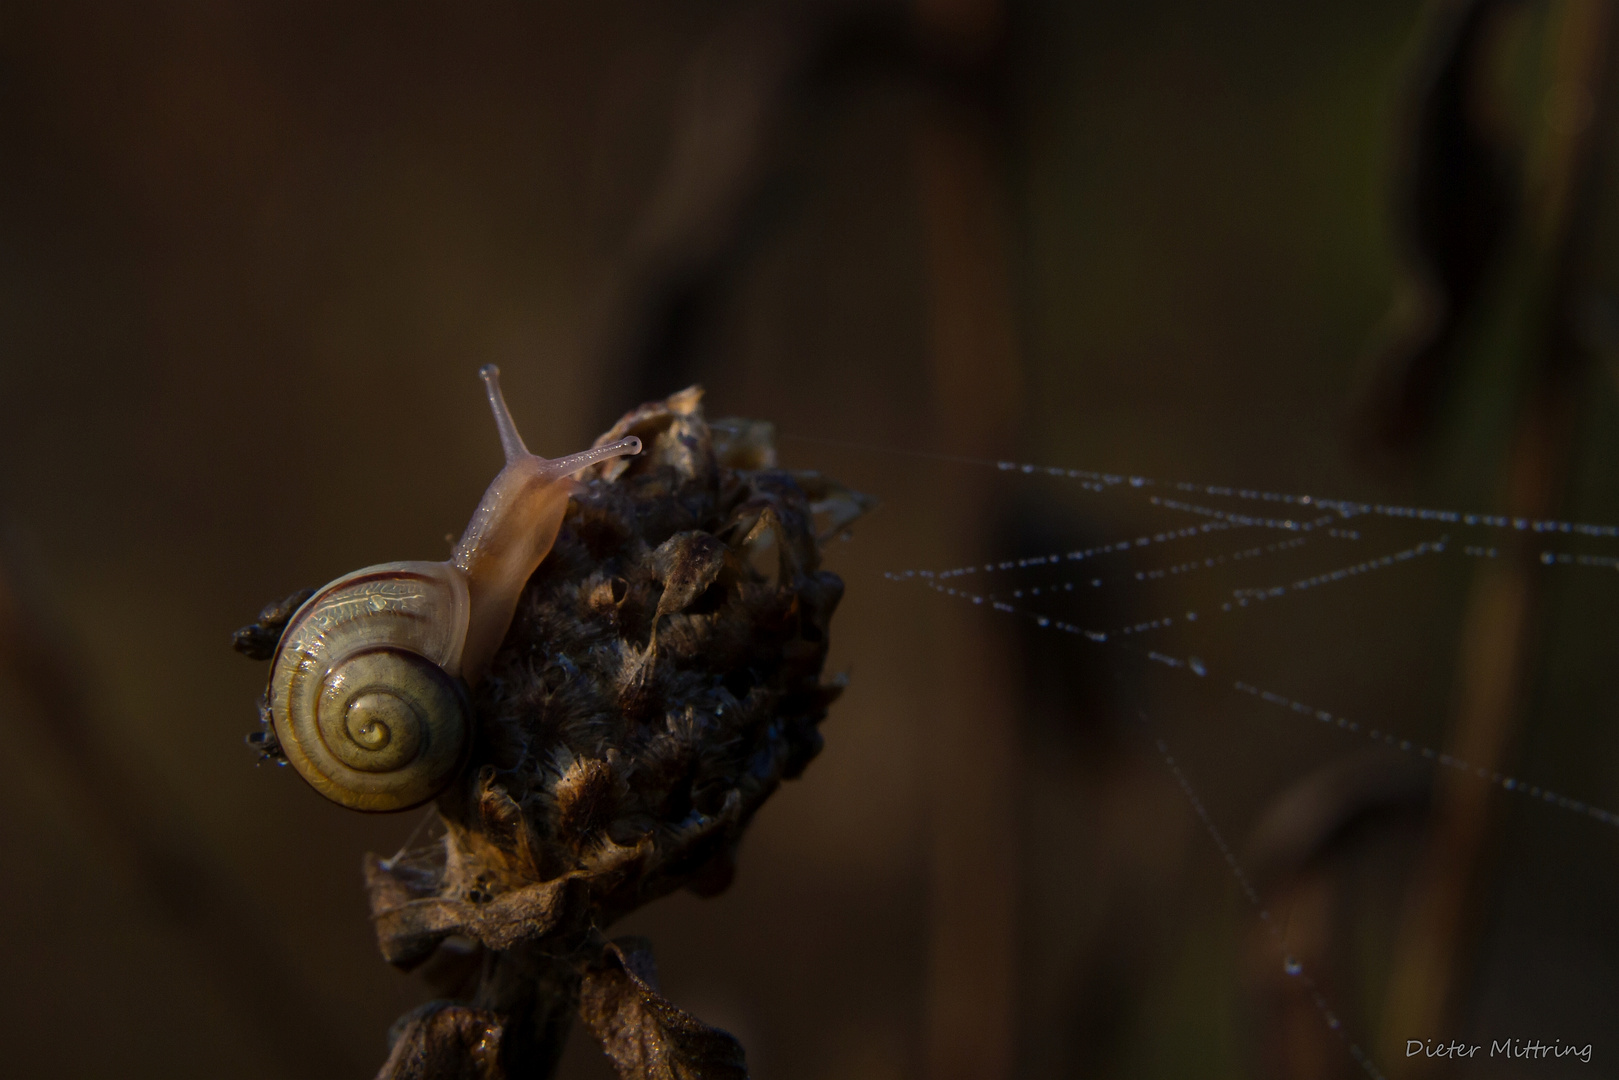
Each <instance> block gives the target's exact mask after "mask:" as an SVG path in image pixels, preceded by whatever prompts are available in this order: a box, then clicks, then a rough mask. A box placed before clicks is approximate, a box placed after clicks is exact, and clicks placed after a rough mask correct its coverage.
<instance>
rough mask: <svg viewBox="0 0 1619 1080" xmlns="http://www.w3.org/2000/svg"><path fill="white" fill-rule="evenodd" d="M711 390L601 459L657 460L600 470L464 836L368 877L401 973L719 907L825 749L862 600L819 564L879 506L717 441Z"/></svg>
mask: <svg viewBox="0 0 1619 1080" xmlns="http://www.w3.org/2000/svg"><path fill="white" fill-rule="evenodd" d="M701 396H702V395H701V391H700V390H699V389H698V388H696V387H693V388H691V389H688V390H685V391H682V392H681V393H679V394H675V395H673V396H672V397H670V398H669V399H668V400H666V401H662V402H655V403H651V404H648V405H644V406H642V407H641V408H639V409H636V410H634V411H633V412H631V413H629V414H628V415H626V416H625V417H624V418H623V419H622V420H620V421H619V422H618V423H617V424H616V425H614V427H613V429H612V430H611V431H609V432H607V433H606V434H604V435H603V436H602V437H601V439H599V440H598V444H604V443H607V442H611V441H613V440H616V439H619V438H623V437H625V436H629V435H634V436H636V437H638V438H639V439H640V440H641V442H642V444H643V446H644V448H645V449H644V452H643V453H642V454H641V455H639V456H637V457H634V458H618V459H614V460H610V461H605V462H602V463H600V464H599V465H595V466H592V467H591V468H589V469H587V470H585V471H583V472H582V473H580V474H579V479H580V480H581V481H582V487H581V489H580V490H579V491H578V492H577V493H576V495H575V497H574V504H573V506H572V507H570V510H569V513H568V516H567V518H566V520H565V522H564V524H563V527H562V532H561V534H560V536H559V537H558V538H557V542H556V545H555V547H554V548H553V549H552V551H551V554H550V556H549V557H548V558H547V559H546V561H545V562H544V563H542V564H541V566H540V568H539V570H538V571H537V572H536V573H535V574H534V576H533V577H532V578H531V579H530V581H529V583H528V586H527V588H526V589H525V590H524V593H523V595H522V598H521V600H520V601H519V603H518V607H517V613H516V616H515V618H514V619H513V622H512V627H511V630H510V632H509V633H508V635H507V637H506V640H505V642H504V644H503V645H502V647H501V649H500V651H499V652H498V653H497V655H496V656H495V658H494V661H493V663H492V665H491V667H490V669H489V674H488V675H487V677H486V678H485V679H484V681H483V682H482V684H480V686H479V688H478V691H477V694H476V701H475V706H476V712H477V723H478V733H477V738H476V740H475V744H474V750H473V760H472V763H471V765H470V767H469V768H468V769H467V771H466V772H465V773H464V774H463V779H462V780H461V782H459V783H458V784H456V785H455V786H453V787H452V788H451V789H450V790H449V791H447V792H446V793H445V794H444V795H443V796H442V797H441V798H440V800H439V803H438V806H439V811H440V813H441V815H442V816H443V819H444V822H445V824H446V826H447V829H446V832H445V834H444V836H443V838H442V839H441V840H438V841H435V842H434V843H433V844H432V845H430V846H428V847H427V848H424V849H421V850H418V851H414V852H410V853H407V854H406V855H405V856H403V857H400V858H396V859H394V860H388V861H383V860H377V859H374V858H373V859H371V860H370V861H369V863H368V867H367V878H368V882H369V884H370V887H371V891H372V909H373V913H374V915H375V917H376V919H377V926H378V933H379V936H380V938H381V943H382V946H383V952H384V954H385V955H386V956H387V957H388V958H389V959H390V960H392V961H394V962H396V963H400V964H402V965H404V966H409V965H411V964H413V963H416V962H419V961H420V960H422V959H424V958H425V957H426V956H427V955H428V954H430V953H431V951H432V949H433V948H434V947H435V946H436V944H437V943H438V942H439V941H442V940H443V939H444V938H445V937H447V936H449V935H452V934H456V935H464V936H466V937H469V938H472V939H475V940H478V941H481V942H483V943H484V944H485V945H486V946H489V947H491V948H495V949H503V948H510V947H512V946H513V945H514V944H519V943H522V942H532V941H535V940H537V939H540V938H548V939H551V940H553V941H555V942H556V943H557V944H558V945H559V946H560V945H565V944H566V943H567V941H568V940H570V939H576V938H577V937H578V935H581V934H583V933H585V932H587V931H588V929H589V928H590V927H592V926H606V925H607V924H608V923H610V922H611V921H612V920H613V919H615V918H617V917H618V916H620V915H622V914H624V913H626V912H628V911H630V910H632V909H634V908H635V907H638V906H639V905H641V904H642V903H645V902H646V901H648V900H651V899H653V898H655V897H657V896H660V895H662V894H664V893H667V892H669V891H671V890H673V889H676V888H679V887H681V886H683V885H689V886H692V887H693V888H694V889H697V890H698V891H702V892H711V891H716V889H717V888H719V887H723V885H724V883H725V882H726V881H728V880H729V869H730V860H731V857H732V855H733V853H734V849H735V846H736V843H737V841H738V840H739V838H740V836H741V832H742V829H743V827H744V826H745V825H746V824H747V822H748V820H749V819H750V818H751V817H752V815H753V814H754V812H755V811H756V810H757V809H758V808H759V806H760V805H761V804H762V803H763V801H764V800H765V798H766V797H768V796H769V794H770V793H771V792H772V791H773V790H775V788H776V786H777V785H778V784H779V783H780V781H781V780H783V779H785V778H791V777H794V776H797V775H798V774H799V773H800V772H801V771H802V770H803V768H804V767H805V765H807V764H808V763H809V761H810V759H812V758H813V757H814V756H815V755H816V753H817V752H818V751H819V750H820V748H821V736H820V733H819V732H818V731H817V725H818V724H819V723H820V721H821V720H822V719H823V718H824V717H825V715H826V710H827V707H828V705H830V703H831V702H832V700H833V699H834V698H836V697H837V695H838V693H839V691H840V690H841V683H840V682H838V681H836V680H832V681H828V680H825V679H823V678H822V666H823V664H824V662H825V659H826V651H827V641H828V630H829V623H830V620H831V617H832V612H833V611H834V610H835V609H836V607H837V603H838V600H839V598H840V597H841V596H842V592H843V583H842V581H840V580H839V579H838V577H837V576H836V575H834V574H831V573H827V572H825V571H822V570H820V569H819V563H820V550H819V547H818V539H817V516H819V517H820V518H821V519H822V525H823V528H824V527H825V526H826V525H827V521H828V519H830V520H831V523H832V524H833V525H835V528H834V529H833V530H832V531H833V532H839V531H841V530H842V529H843V528H844V527H845V526H846V525H847V524H848V523H849V521H850V520H852V519H853V517H854V516H855V515H857V514H858V513H860V512H864V511H865V510H868V509H870V507H871V506H872V501H871V500H870V499H868V498H866V497H865V496H862V495H859V494H857V493H854V492H850V491H848V490H846V489H844V488H842V487H840V486H838V485H837V484H835V483H834V482H832V481H829V480H827V479H826V478H825V477H822V476H819V475H818V474H796V475H795V474H792V473H788V472H785V471H782V470H780V469H777V468H775V467H774V464H775V450H774V445H773V442H772V436H773V430H772V429H771V428H770V426H769V425H767V424H758V423H750V422H745V421H727V422H725V424H724V425H723V426H719V427H716V428H710V426H709V425H708V424H707V423H706V422H705V421H704V419H703V415H702V411H701V407H700V402H701ZM472 892H476V893H477V896H478V897H479V899H478V900H477V902H474V901H472V900H469V899H467V898H468V896H469V895H470V894H471V893H472Z"/></svg>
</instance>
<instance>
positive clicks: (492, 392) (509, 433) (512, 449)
mask: <svg viewBox="0 0 1619 1080" xmlns="http://www.w3.org/2000/svg"><path fill="white" fill-rule="evenodd" d="M478 378H480V379H482V380H483V385H484V389H485V390H486V391H488V393H489V407H490V408H491V409H493V410H494V413H495V427H496V429H497V430H499V432H500V448H501V449H502V450H503V451H505V453H506V464H508V465H510V464H511V463H512V462H514V461H517V460H519V459H520V458H525V457H528V456H529V452H528V447H526V446H524V445H523V437H522V436H521V435H519V434H517V424H516V423H514V422H513V420H512V411H511V410H510V409H508V408H507V407H506V395H504V394H502V393H501V392H500V369H499V368H498V367H496V366H495V365H494V364H485V365H484V366H483V367H481V368H479V369H478Z"/></svg>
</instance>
